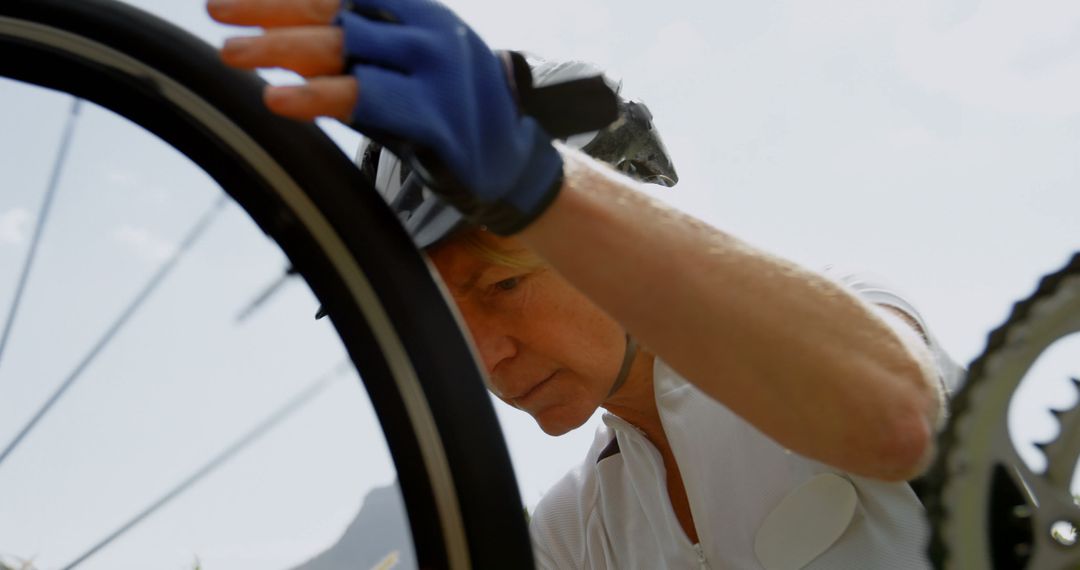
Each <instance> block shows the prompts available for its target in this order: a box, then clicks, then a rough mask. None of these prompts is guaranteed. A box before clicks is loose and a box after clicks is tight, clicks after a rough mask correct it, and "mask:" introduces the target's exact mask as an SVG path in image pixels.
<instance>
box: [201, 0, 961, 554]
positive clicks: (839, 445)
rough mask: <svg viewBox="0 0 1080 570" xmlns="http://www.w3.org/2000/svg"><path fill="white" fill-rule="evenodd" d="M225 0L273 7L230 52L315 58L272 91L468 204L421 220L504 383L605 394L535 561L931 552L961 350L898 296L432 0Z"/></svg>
mask: <svg viewBox="0 0 1080 570" xmlns="http://www.w3.org/2000/svg"><path fill="white" fill-rule="evenodd" d="M209 9H210V12H211V14H212V15H213V16H214V17H215V18H217V19H218V20H220V21H222V22H225V23H232V24H240V25H256V26H262V27H264V28H266V32H265V33H264V34H263V35H260V36H256V37H249V38H242V39H235V40H231V41H229V42H227V43H226V45H225V47H224V48H223V52H222V55H223V58H224V59H225V60H226V62H228V63H230V64H232V65H235V66H238V67H244V68H252V67H265V66H280V67H286V68H290V69H293V70H295V71H297V72H299V73H301V74H303V75H304V76H306V77H308V81H307V82H306V83H305V84H303V85H297V86H288V87H270V88H268V90H267V93H266V103H267V105H268V106H269V107H270V108H271V109H272V110H274V111H275V112H278V113H281V114H283V115H286V116H290V117H294V118H298V119H312V118H314V117H317V116H332V117H337V118H339V119H341V120H343V121H346V122H348V123H349V124H351V125H352V126H353V127H355V128H357V130H359V131H361V132H362V133H364V134H366V135H368V136H369V137H370V138H372V139H374V140H375V141H377V142H378V143H379V144H380V145H382V146H385V147H387V148H392V149H394V150H396V151H397V152H398V154H400V155H404V156H405V157H406V158H408V159H409V165H410V166H412V167H413V168H415V169H419V171H420V173H421V174H423V175H424V176H422V179H423V180H424V183H425V184H426V185H427V186H428V187H429V189H430V190H431V191H433V192H435V193H436V194H439V195H440V196H441V197H442V199H443V200H444V201H445V202H448V203H450V204H453V206H454V207H455V209H456V210H457V211H458V212H459V213H460V214H461V216H463V217H464V219H465V220H466V221H467V222H468V224H469V225H470V227H469V228H466V229H459V230H457V231H456V232H455V233H453V235H450V236H449V237H445V238H444V236H438V237H440V238H444V239H434V240H431V241H429V242H427V243H423V242H422V243H421V244H420V245H421V246H425V247H427V252H428V255H429V256H430V258H431V260H432V262H433V263H434V265H435V267H436V268H437V269H438V271H439V273H440V275H441V276H442V278H443V280H444V281H445V283H446V285H447V288H448V290H449V291H450V293H451V295H452V296H453V299H454V301H455V303H456V305H457V307H458V309H459V311H460V313H461V315H462V316H463V317H464V320H465V323H466V324H467V326H468V329H469V332H470V333H471V335H472V338H473V341H474V342H475V345H476V347H477V349H478V353H479V355H480V357H481V360H482V364H483V366H484V368H485V369H486V371H487V373H488V377H489V379H490V387H491V389H492V391H493V392H495V393H496V394H497V395H498V396H499V397H500V398H501V399H503V400H504V401H506V402H508V403H509V404H511V405H513V406H515V407H517V408H520V409H522V410H524V411H526V412H528V413H529V414H531V415H532V417H533V418H535V420H536V422H537V423H538V424H539V425H540V427H541V428H542V429H543V430H544V431H545V432H547V433H549V434H552V435H559V434H563V433H566V432H567V431H569V430H572V429H574V428H576V427H578V426H580V425H581V424H582V423H584V422H585V421H586V420H587V419H588V418H589V417H590V416H591V415H592V414H593V413H594V412H595V411H596V410H597V408H600V407H602V408H604V409H605V410H607V412H608V414H606V415H605V416H604V424H605V425H604V427H602V428H601V429H600V431H599V433H598V434H597V439H596V442H595V443H594V445H593V447H592V449H591V450H590V452H589V453H588V455H587V457H586V458H585V461H584V463H583V464H582V465H581V466H580V467H579V468H577V469H575V470H573V471H572V472H571V473H569V474H568V475H567V476H566V477H565V478H564V479H563V480H562V481H560V482H559V483H558V484H557V485H556V486H555V487H554V488H553V489H552V490H551V491H550V492H549V493H548V494H547V495H546V496H545V497H544V499H543V500H542V501H541V503H540V505H539V506H538V508H537V510H536V513H535V514H534V517H533V523H532V528H531V530H532V534H533V537H534V542H535V544H536V552H537V563H538V565H540V566H543V567H551V568H586V567H588V568H664V567H667V568H679V567H701V568H705V567H715V568H770V569H771V568H800V567H807V568H898V569H899V568H904V569H909V568H916V567H920V566H925V564H926V563H925V561H924V560H923V555H922V548H923V547H922V540H923V533H924V531H925V523H924V522H923V521H922V512H921V505H920V504H919V502H918V500H917V498H916V497H915V495H914V493H913V492H912V491H911V489H910V487H909V486H908V485H906V484H905V483H904V481H906V480H908V479H910V478H912V477H914V476H916V475H917V474H918V473H919V472H920V471H921V470H922V469H923V468H924V467H925V465H926V464H927V462H928V461H929V459H930V458H931V456H932V453H933V449H932V448H933V445H932V442H933V433H934V428H935V426H936V425H937V423H938V422H939V420H940V417H941V414H942V406H943V396H942V389H941V386H942V381H943V379H946V378H948V377H949V376H950V375H951V374H952V371H951V370H949V369H948V367H947V366H946V364H947V363H948V359H947V358H946V357H944V355H943V354H942V353H941V352H940V349H939V348H938V347H937V346H936V343H934V342H933V338H932V336H931V335H930V334H929V331H928V330H927V329H926V327H925V325H924V324H923V323H922V321H921V319H920V318H919V316H918V314H917V313H916V312H915V311H914V310H913V309H911V308H910V306H909V305H907V303H905V302H904V301H903V299H902V298H901V297H899V296H897V295H895V294H893V293H891V292H889V291H888V290H887V289H884V288H882V287H879V286H876V285H874V284H871V283H866V282H862V281H853V282H850V283H847V284H844V283H840V282H838V281H834V280H832V279H829V278H827V277H824V276H822V275H819V274H816V273H813V272H810V271H807V270H804V269H802V268H800V267H798V266H797V265H795V264H793V263H790V262H788V261H785V260H783V259H781V258H779V257H777V256H774V255H771V254H769V253H766V252H763V251H761V250H758V249H756V248H754V247H752V246H750V245H748V244H747V243H745V242H743V241H740V240H739V239H738V238H736V237H735V236H732V235H730V234H727V233H725V232H723V231H722V230H720V229H717V228H713V227H710V226H708V225H706V224H704V223H702V222H700V221H698V220H696V219H694V218H692V217H690V216H687V215H685V214H682V213H678V212H675V211H672V210H670V209H668V208H666V207H664V206H662V205H660V204H658V203H656V202H655V201H653V200H651V199H649V198H648V197H646V196H645V195H644V194H642V193H640V192H639V191H638V184H639V183H638V182H636V181H634V180H633V179H631V178H629V177H627V176H624V175H623V174H620V173H619V172H618V171H616V170H615V169H612V168H610V166H609V165H607V164H604V163H603V162H601V161H599V160H596V159H594V158H591V157H590V156H588V155H587V154H586V153H584V152H582V151H580V150H576V149H574V148H572V146H571V145H566V144H562V143H559V142H553V141H552V138H551V136H550V135H549V134H548V132H547V131H545V129H544V127H543V126H542V125H541V124H540V123H539V122H538V121H537V120H535V119H534V118H533V117H531V116H529V115H525V114H522V113H520V112H519V103H520V99H518V98H516V97H515V91H514V89H510V88H508V87H507V86H508V84H511V83H514V81H515V80H518V82H519V83H520V80H521V77H520V76H518V75H517V74H516V73H515V72H513V71H511V70H512V68H511V67H508V66H507V65H506V59H505V58H502V57H499V56H498V55H496V54H493V53H492V52H491V50H490V49H488V48H487V46H485V45H484V44H483V42H482V41H481V40H480V39H479V38H478V37H477V36H476V34H474V33H473V32H472V31H471V30H470V29H469V28H468V27H467V26H466V25H465V24H464V23H462V22H461V21H460V20H459V19H458V18H457V17H456V16H455V15H454V14H453V13H452V12H451V11H450V10H448V9H447V8H445V7H444V6H442V5H440V4H437V3H435V2H432V1H430V0H355V1H353V2H352V3H349V4H347V5H345V6H342V5H341V4H340V2H339V1H338V0H210V3H209ZM519 87H520V85H519ZM519 93H520V92H519ZM624 103H625V102H624ZM623 110H624V111H625V108H623ZM584 150H586V151H588V150H589V149H588V145H586V146H585V148H584ZM387 155H389V153H387ZM373 160H375V159H373ZM387 160H389V159H387ZM605 160H608V161H609V162H610V163H611V165H614V166H620V162H619V161H618V160H612V159H610V158H605ZM382 161H383V158H382V157H379V158H378V159H377V162H376V163H372V164H376V165H377V167H378V168H375V170H374V171H373V173H374V174H376V175H378V174H379V173H380V172H385V171H384V170H383V167H384V166H386V165H385V164H381V163H382ZM631 166H633V164H631ZM386 168H392V167H388V166H387V167H386ZM621 169H622V170H636V169H635V168H631V169H627V168H621ZM639 174H640V173H639ZM399 180H400V178H399ZM451 225H454V224H451ZM637 346H640V348H636V347H637Z"/></svg>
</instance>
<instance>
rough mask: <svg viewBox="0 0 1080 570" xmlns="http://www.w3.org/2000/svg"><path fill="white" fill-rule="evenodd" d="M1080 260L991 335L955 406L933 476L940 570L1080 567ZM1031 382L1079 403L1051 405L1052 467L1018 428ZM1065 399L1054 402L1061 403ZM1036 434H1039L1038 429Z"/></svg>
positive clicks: (934, 548)
mask: <svg viewBox="0 0 1080 570" xmlns="http://www.w3.org/2000/svg"><path fill="white" fill-rule="evenodd" d="M1077 332H1080V255H1076V256H1074V257H1073V258H1072V260H1071V261H1070V262H1069V263H1068V264H1067V265H1066V266H1065V267H1063V268H1062V269H1061V270H1059V271H1057V272H1055V273H1053V274H1050V275H1047V276H1046V277H1044V278H1043V279H1042V280H1041V281H1040V283H1039V286H1038V288H1037V289H1036V291H1035V292H1034V293H1033V294H1032V295H1031V296H1030V297H1029V298H1027V299H1025V300H1023V301H1021V302H1019V303H1017V304H1016V305H1015V306H1014V307H1013V310H1012V313H1011V314H1010V316H1009V318H1008V320H1007V321H1006V322H1005V323H1004V324H1003V325H1002V326H1001V327H999V328H998V329H997V330H995V331H994V332H992V333H991V334H990V338H989V341H988V343H987V347H986V350H985V351H984V352H983V353H982V355H980V356H979V358H977V359H976V360H975V361H974V363H972V365H971V370H970V373H969V374H968V379H967V382H966V384H965V386H964V388H963V389H962V390H961V391H960V392H959V393H958V394H957V396H956V397H955V398H954V400H953V404H952V415H951V417H950V419H949V424H948V426H947V428H946V430H945V431H944V433H943V434H942V437H941V440H940V444H939V445H940V448H939V451H938V453H939V455H938V460H937V462H936V463H935V465H934V467H933V468H932V469H931V470H930V472H929V473H928V475H927V478H926V480H927V483H928V486H927V491H928V494H927V497H926V503H927V510H928V512H929V515H930V518H931V522H932V524H933V527H934V532H933V537H932V542H931V546H930V554H931V558H932V559H933V560H934V562H935V565H936V566H937V567H939V568H993V569H1006V568H1008V569H1012V568H1038V569H1043V568H1046V569H1050V568H1053V569H1057V568H1076V567H1078V566H1080V546H1078V545H1077V540H1076V538H1077V537H1076V528H1077V526H1078V525H1080V506H1077V500H1076V496H1075V495H1074V492H1073V490H1072V489H1073V480H1074V477H1075V473H1076V467H1077V460H1078V459H1080V413H1078V412H1080V405H1077V404H1076V403H1075V400H1076V395H1077V391H1078V390H1080V374H1078V373H1077V372H1078V371H1080V368H1078V367H1077V360H1076V355H1077V351H1076V348H1077V346H1078V345H1077V344H1076V342H1075V341H1077V340H1080V339H1078V338H1076V337H1075V336H1073V335H1074V333H1077ZM1029 381H1032V382H1036V384H1034V386H1035V389H1037V390H1038V391H1039V392H1041V394H1040V395H1041V396H1042V398H1041V399H1043V400H1045V399H1047V397H1048V396H1050V394H1048V392H1049V391H1050V390H1052V389H1055V387H1056V388H1060V389H1058V390H1057V392H1058V393H1060V394H1066V396H1065V397H1068V392H1072V394H1071V396H1072V397H1071V398H1070V399H1072V400H1073V401H1074V403H1073V404H1071V405H1070V406H1068V407H1067V408H1066V409H1059V408H1060V407H1061V404H1060V403H1056V402H1052V403H1051V405H1052V406H1053V407H1052V408H1051V410H1050V411H1051V412H1052V416H1053V418H1054V420H1055V423H1056V424H1057V426H1056V431H1057V435H1056V436H1054V438H1053V439H1052V440H1051V441H1049V442H1045V443H1039V444H1036V446H1035V447H1036V448H1037V449H1038V450H1039V452H1041V453H1039V454H1038V455H1041V456H1042V457H1041V459H1044V460H1045V463H1046V467H1045V468H1044V469H1041V470H1040V469H1034V468H1032V467H1031V466H1029V464H1028V462H1027V461H1025V459H1024V457H1023V454H1022V453H1021V451H1020V450H1019V449H1018V448H1017V442H1016V441H1015V439H1014V437H1013V434H1012V433H1011V431H1010V429H1009V422H1008V421H1007V420H1008V415H1009V411H1010V408H1011V407H1012V406H1014V405H1015V404H1016V402H1017V396H1018V393H1019V392H1020V390H1022V389H1023V388H1025V387H1026V385H1027V383H1028V382H1029ZM1057 399H1059V398H1054V400H1057ZM1029 427H1030V426H1029Z"/></svg>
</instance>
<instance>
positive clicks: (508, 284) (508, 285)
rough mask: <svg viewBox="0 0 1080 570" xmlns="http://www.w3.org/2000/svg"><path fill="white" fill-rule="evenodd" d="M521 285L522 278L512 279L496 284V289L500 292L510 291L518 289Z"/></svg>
mask: <svg viewBox="0 0 1080 570" xmlns="http://www.w3.org/2000/svg"><path fill="white" fill-rule="evenodd" d="M519 283H521V278H520V277H511V278H509V279H503V280H502V281H499V282H497V283H495V289H497V290H499V291H510V290H512V289H514V288H515V287H517V286H518V284H519Z"/></svg>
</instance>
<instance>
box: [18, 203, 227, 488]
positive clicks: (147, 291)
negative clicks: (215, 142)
mask: <svg viewBox="0 0 1080 570" xmlns="http://www.w3.org/2000/svg"><path fill="white" fill-rule="evenodd" d="M227 202H228V199H227V197H226V196H222V197H220V198H218V200H217V201H216V202H214V205H213V206H211V207H210V210H209V211H207V212H206V213H205V214H203V216H202V218H200V219H199V221H198V222H196V224H195V226H194V227H193V228H192V229H191V231H190V232H189V233H188V235H187V236H185V237H184V240H183V241H182V242H181V243H180V246H179V247H177V248H176V251H175V252H174V253H173V254H172V256H170V257H169V259H167V260H166V261H165V263H163V264H162V265H161V267H159V268H158V271H157V273H155V274H154V276H153V277H152V278H151V279H150V281H149V282H148V283H147V284H146V286H145V287H143V289H142V290H141V291H140V292H139V294H138V295H136V297H135V299H134V300H133V301H132V302H131V303H130V304H129V305H128V306H127V308H125V309H124V311H123V312H122V313H120V316H119V317H118V318H117V319H116V321H114V322H113V324H112V326H110V327H109V329H108V330H107V331H106V332H105V334H104V335H102V336H101V338H100V339H99V340H98V342H97V344H95V345H94V347H93V348H92V349H91V350H90V352H88V353H87V354H86V356H85V357H83V359H82V361H81V362H79V364H78V366H76V367H75V369H74V370H73V371H72V372H71V373H70V374H69V375H68V376H67V379H66V380H64V382H63V383H62V384H61V385H60V387H59V388H57V389H56V391H55V392H53V394H52V396H50V397H49V399H48V400H46V401H45V403H44V404H42V406H41V407H40V408H39V409H38V411H37V412H36V413H35V414H34V416H33V417H32V418H30V421H29V422H27V423H26V425H25V426H23V428H22V429H21V430H20V431H19V433H18V435H16V436H15V438H14V439H13V440H11V443H9V444H8V446H7V447H6V448H5V449H4V451H3V453H0V467H2V466H3V464H4V460H6V459H7V457H8V456H9V455H11V452H13V451H14V450H15V448H17V447H18V446H19V444H20V443H21V442H22V440H23V439H25V438H26V436H27V435H28V434H29V433H30V431H31V430H33V429H34V426H36V425H37V423H38V422H39V421H41V418H43V417H44V416H45V414H46V413H48V411H49V410H50V409H52V407H53V406H54V405H55V404H56V402H57V401H58V400H59V399H60V397H61V396H62V395H63V394H64V392H66V391H67V390H68V388H70V387H71V385H72V384H74V383H75V381H76V380H78V379H79V377H80V376H82V373H83V372H84V371H85V370H86V369H87V367H89V366H90V364H91V363H92V362H93V361H94V359H95V358H97V356H98V355H99V354H101V352H102V351H104V350H105V348H106V347H107V346H108V345H109V343H110V342H112V340H113V338H115V337H116V335H117V333H119V332H120V331H121V330H122V329H123V328H124V325H125V324H127V322H128V321H129V320H130V319H131V317H132V316H133V315H134V314H135V313H136V312H137V311H138V310H139V308H140V307H142V304H143V302H145V301H146V299H148V298H149V297H150V295H151V294H152V293H153V292H154V291H155V290H156V289H157V288H158V286H159V285H161V283H162V282H164V280H165V278H166V277H167V276H168V275H169V273H170V272H171V271H172V270H173V268H175V267H176V265H177V264H178V263H179V262H180V259H182V258H183V256H184V255H185V254H186V253H187V252H188V251H189V250H190V249H191V247H192V246H193V245H194V244H195V242H196V241H197V240H198V239H199V238H200V237H201V236H202V235H203V234H204V233H205V232H206V230H207V229H208V228H209V227H210V224H211V223H212V222H213V221H214V219H215V218H216V217H217V215H218V214H219V213H220V212H221V211H222V209H223V207H224V206H225V204H226V203H227Z"/></svg>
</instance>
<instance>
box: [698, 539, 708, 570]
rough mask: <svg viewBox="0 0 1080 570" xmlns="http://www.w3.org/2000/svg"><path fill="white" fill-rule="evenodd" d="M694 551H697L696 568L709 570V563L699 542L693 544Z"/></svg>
mask: <svg viewBox="0 0 1080 570" xmlns="http://www.w3.org/2000/svg"><path fill="white" fill-rule="evenodd" d="M694 552H696V553H697V563H698V570H709V563H708V562H706V561H705V551H704V550H702V549H701V543H700V542H699V543H697V544H695V545H694Z"/></svg>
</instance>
